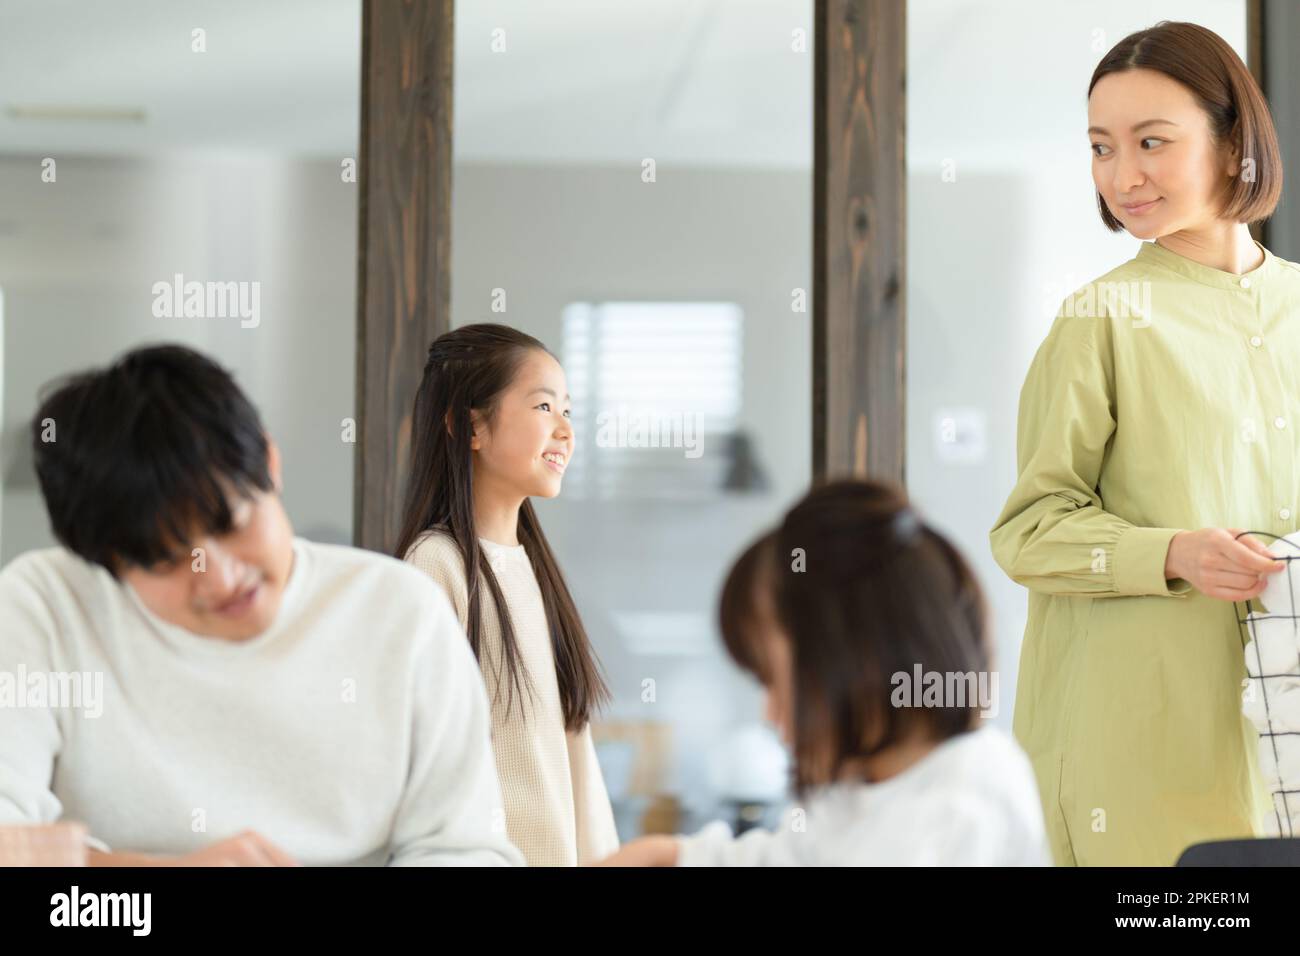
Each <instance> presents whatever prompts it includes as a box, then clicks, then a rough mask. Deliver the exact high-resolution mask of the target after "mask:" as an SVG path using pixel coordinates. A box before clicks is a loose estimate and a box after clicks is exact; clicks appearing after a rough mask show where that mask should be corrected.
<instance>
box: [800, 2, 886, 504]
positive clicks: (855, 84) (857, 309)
mask: <svg viewBox="0 0 1300 956" xmlns="http://www.w3.org/2000/svg"><path fill="white" fill-rule="evenodd" d="M906 11H907V6H906V3H905V2H903V0H817V3H816V28H815V33H816V61H815V64H814V70H815V77H814V81H813V86H814V95H813V100H814V103H813V133H814V144H813V369H812V373H813V374H812V377H813V480H814V481H815V482H816V481H820V480H822V479H827V478H837V477H847V476H858V477H863V476H867V475H870V476H872V477H882V478H889V479H892V480H895V481H900V482H901V481H903V479H904V470H903V463H904V438H905V435H906V427H905V426H906V415H905V409H904V404H903V403H904V396H905V391H904V378H903V376H904V369H905V364H904V355H905V352H904V344H905V343H904V337H905V331H906V324H905V323H906V312H905V309H904V305H905V303H904V292H905V289H906V272H905V269H904V265H905V248H904V242H905V239H906V228H905V227H906V219H905V216H906V203H905V198H906V189H907V176H906V165H905V162H904V156H905V154H904V135H905V130H904V121H905V118H906V108H905V107H906V94H905V91H904V79H905V74H904V70H905V67H906V51H907V33H906V19H907V17H906Z"/></svg>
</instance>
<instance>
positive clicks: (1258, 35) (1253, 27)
mask: <svg viewBox="0 0 1300 956" xmlns="http://www.w3.org/2000/svg"><path fill="white" fill-rule="evenodd" d="M1265 16H1266V14H1265V11H1264V0H1246V69H1248V70H1250V73H1251V75H1252V76H1254V77H1255V82H1256V83H1258V84H1259V88H1260V91H1261V92H1262V93H1263V94H1264V99H1265V100H1267V99H1269V95H1268V94H1269V89H1268V88H1269V83H1268V61H1267V59H1266V53H1267V47H1266V45H1265V33H1264V29H1265ZM1249 228H1250V234H1251V235H1252V236H1254V237H1255V239H1257V240H1259V242H1261V243H1263V244H1264V245H1265V246H1267V247H1268V248H1269V249H1270V250H1271V249H1272V247H1273V242H1272V236H1270V235H1269V230H1268V220H1265V221H1264V222H1252V223H1251V224H1250V226H1249Z"/></svg>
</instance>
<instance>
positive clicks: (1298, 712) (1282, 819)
mask: <svg viewBox="0 0 1300 956" xmlns="http://www.w3.org/2000/svg"><path fill="white" fill-rule="evenodd" d="M1243 534H1252V535H1257V536H1259V537H1266V538H1271V539H1272V543H1271V544H1270V547H1269V550H1270V551H1273V552H1275V554H1274V557H1276V558H1277V560H1279V561H1282V562H1284V563H1285V565H1286V567H1285V568H1284V569H1283V570H1282V571H1278V572H1276V573H1274V574H1272V575H1270V577H1269V582H1268V588H1267V589H1266V590H1265V591H1264V593H1262V594H1261V595H1260V596H1259V597H1258V598H1255V599H1252V600H1251V601H1249V602H1243V601H1236V602H1234V604H1233V606H1234V607H1235V608H1236V609H1237V630H1238V633H1239V634H1240V635H1241V649H1242V653H1243V654H1244V656H1245V661H1246V674H1247V679H1246V687H1245V690H1244V691H1243V693H1242V712H1243V713H1244V714H1245V715H1246V717H1247V718H1248V719H1249V720H1250V721H1251V723H1252V724H1254V726H1255V729H1256V730H1257V731H1258V732H1259V768H1260V773H1261V775H1262V776H1263V777H1264V781H1265V783H1266V785H1267V786H1268V788H1269V792H1270V793H1271V795H1272V803H1273V814H1272V817H1271V819H1269V820H1267V821H1266V827H1268V828H1269V829H1270V830H1271V832H1268V833H1267V834H1266V835H1267V836H1275V837H1293V836H1295V829H1296V826H1297V825H1298V824H1300V565H1297V564H1296V561H1297V560H1300V542H1297V541H1292V540H1290V539H1289V538H1283V537H1281V536H1279V535H1275V534H1272V533H1270V532H1268V531H1244V532H1242V534H1239V535H1237V537H1238V538H1240V537H1241V536H1242V535H1243ZM1279 544H1280V545H1282V547H1281V548H1279V547H1278V545H1279ZM1277 552H1281V553H1277ZM1255 604H1257V605H1258V606H1259V609H1258V610H1255V609H1253V608H1252V605H1255Z"/></svg>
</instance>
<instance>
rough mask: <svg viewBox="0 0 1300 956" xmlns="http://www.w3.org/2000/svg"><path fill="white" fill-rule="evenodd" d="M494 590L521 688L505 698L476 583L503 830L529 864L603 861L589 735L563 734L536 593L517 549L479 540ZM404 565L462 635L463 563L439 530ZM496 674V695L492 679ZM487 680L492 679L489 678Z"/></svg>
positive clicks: (491, 619) (489, 618)
mask: <svg viewBox="0 0 1300 956" xmlns="http://www.w3.org/2000/svg"><path fill="white" fill-rule="evenodd" d="M479 545H480V546H481V547H482V548H483V550H484V552H485V553H486V554H487V557H488V561H489V563H490V564H491V566H492V570H493V573H494V574H495V575H496V578H497V583H498V584H499V585H500V587H501V594H502V597H504V599H505V602H506V606H507V608H508V609H509V613H510V621H511V624H512V625H513V626H514V630H515V638H516V641H517V642H518V645H519V652H520V660H521V662H522V664H523V666H524V668H525V669H526V670H527V673H528V676H529V680H530V681H531V687H532V693H531V695H530V693H529V689H528V686H527V685H525V686H524V688H523V693H522V694H519V693H516V694H515V695H514V700H513V702H512V703H511V706H510V708H509V714H508V715H507V702H508V701H509V700H510V690H511V688H510V687H509V686H508V677H507V675H506V674H505V673H504V668H503V667H502V664H501V661H502V657H501V647H502V645H501V626H500V619H499V617H498V616H497V611H496V608H495V606H494V605H493V602H492V595H491V592H490V591H489V590H488V588H487V585H486V584H480V588H481V590H480V594H481V597H480V598H479V606H480V607H481V608H482V612H481V613H482V635H483V638H482V656H483V659H482V661H481V665H482V670H483V674H484V682H485V684H486V686H487V693H488V697H489V699H490V700H491V701H492V749H493V751H494V752H495V754H496V763H497V772H498V774H499V775H500V780H501V791H502V796H503V798H504V800H505V814H506V831H507V833H508V834H509V836H510V839H511V841H512V842H513V843H514V844H515V845H516V846H517V847H519V849H520V850H522V851H523V854H524V857H525V858H526V859H527V861H528V865H529V866H572V865H574V864H585V863H590V862H594V861H596V860H600V859H603V858H604V857H606V856H608V855H609V854H611V853H613V852H614V851H615V850H617V849H618V834H617V832H616V830H615V829H614V815H613V812H612V811H611V809H610V805H609V795H608V794H607V793H606V791H605V781H604V778H603V777H602V776H601V772H600V765H599V764H598V763H597V762H596V752H595V748H594V747H593V746H592V742H591V727H590V725H588V726H587V727H584V728H583V729H582V730H581V731H580V732H578V733H569V732H568V731H567V730H566V729H565V726H564V713H563V709H562V707H561V704H560V691H559V685H558V683H557V681H556V675H555V659H554V654H553V650H552V646H551V635H550V631H549V629H548V628H547V624H546V612H545V607H544V606H543V604H542V594H541V589H540V588H539V587H538V584H537V578H536V575H534V573H533V568H532V564H531V563H530V562H529V559H528V554H527V552H526V551H525V550H524V546H523V545H522V544H521V545H516V546H514V547H510V546H507V545H502V544H497V543H496V542H493V541H488V540H487V539H485V538H479ZM406 560H407V561H409V562H410V563H411V564H413V565H415V566H416V567H417V568H420V569H421V570H423V571H424V572H425V573H427V574H428V575H429V576H430V577H432V578H433V579H434V580H435V581H437V582H438V584H439V585H441V586H442V588H443V589H444V590H445V591H446V593H447V595H448V597H450V598H451V603H452V606H453V607H454V608H455V610H456V614H457V616H458V617H459V618H460V622H461V625H462V626H463V627H466V628H467V629H468V590H467V586H466V577H465V564H464V561H463V560H462V558H461V555H460V550H459V548H457V546H456V542H455V541H454V540H453V539H452V538H451V536H450V535H449V534H447V533H446V532H445V531H443V532H439V531H436V530H435V531H432V532H425V534H424V535H422V536H421V537H420V538H418V539H417V540H416V542H415V543H414V544H413V545H412V546H411V548H410V549H409V550H408V552H407V554H406ZM498 674H500V675H501V677H500V682H501V686H500V687H499V688H498V686H497V681H496V678H495V675H498ZM488 675H493V676H492V677H489V676H488Z"/></svg>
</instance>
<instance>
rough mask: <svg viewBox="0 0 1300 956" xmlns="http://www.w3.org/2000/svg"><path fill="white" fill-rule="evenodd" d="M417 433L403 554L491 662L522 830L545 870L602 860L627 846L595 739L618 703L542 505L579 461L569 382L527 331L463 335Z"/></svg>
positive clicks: (420, 415)
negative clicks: (547, 530) (439, 590)
mask: <svg viewBox="0 0 1300 956" xmlns="http://www.w3.org/2000/svg"><path fill="white" fill-rule="evenodd" d="M411 428H412V451H411V477H410V479H409V481H408V484H407V493H406V503H405V510H404V513H403V518H402V527H401V532H400V536H399V538H398V543H397V549H396V554H397V556H398V557H401V558H404V559H405V560H407V561H409V562H410V563H411V564H413V565H415V566H416V567H418V568H420V569H421V570H423V571H425V572H426V573H427V574H429V575H430V576H431V577H432V578H433V579H434V580H435V581H437V582H438V584H439V585H441V586H442V587H443V589H444V590H446V592H447V594H448V596H449V597H450V598H451V601H452V604H453V606H454V607H455V609H456V613H457V616H458V617H459V618H460V622H461V625H462V626H463V627H464V628H465V631H466V633H467V635H468V637H469V643H470V647H471V648H472V649H473V651H474V654H475V656H476V657H477V658H478V660H479V665H480V667H481V669H482V672H483V677H484V680H485V682H486V684H487V689H488V696H489V697H490V698H491V701H492V747H493V750H494V752H495V755H496V763H497V772H498V774H499V775H500V779H501V789H502V792H503V796H504V798H505V820H504V825H505V827H506V831H507V833H508V835H509V837H510V840H511V842H513V843H514V844H515V845H516V846H518V847H519V849H520V850H522V851H523V854H524V857H525V858H526V860H527V862H528V864H529V865H530V866H539V865H551V866H559V865H570V866H571V865H574V864H577V863H585V862H588V861H590V860H595V859H600V858H601V857H603V856H605V855H607V854H609V853H611V852H612V851H613V850H615V849H617V847H618V837H617V834H616V832H615V829H614V817H613V813H612V811H611V809H610V804H609V796H608V794H607V793H606V791H605V784H604V780H603V778H602V777H601V773H600V766H599V765H598V764H597V762H596V755H595V750H594V748H593V746H592V741H591V728H590V720H591V716H592V714H593V713H594V712H595V710H596V709H597V707H598V706H600V705H601V704H602V703H604V701H605V700H607V699H608V690H607V688H606V686H605V683H604V681H603V680H602V678H601V676H600V671H599V666H598V664H597V661H596V657H595V654H594V653H593V651H592V648H591V645H590V643H589V641H588V640H587V634H586V631H585V629H584V628H583V625H582V619H581V618H580V617H579V615H578V611H577V608H576V607H575V606H574V603H573V598H572V597H571V596H570V594H569V589H568V587H567V586H566V584H565V582H564V577H563V575H562V574H561V573H560V568H559V565H558V564H557V563H556V560H555V556H554V555H553V554H552V553H551V549H550V546H549V545H548V544H547V542H546V536H545V535H544V534H543V533H542V528H541V525H540V524H539V523H538V520H537V515H536V513H535V512H534V511H533V507H532V504H531V503H530V501H529V499H530V498H532V497H542V498H554V497H555V496H556V495H558V494H559V493H560V484H561V481H562V480H563V476H564V470H565V468H566V467H567V465H568V463H569V461H570V459H571V458H572V457H573V446H574V439H573V429H572V427H571V425H570V422H569V395H568V388H567V385H566V382H565V376H564V370H563V369H562V368H560V364H559V363H558V362H557V361H556V360H555V358H554V357H553V356H552V355H551V354H550V353H549V352H548V351H547V350H546V348H545V347H544V346H543V345H542V343H541V342H539V341H537V339H535V338H533V337H532V336H529V335H525V334H524V333H522V332H519V331H517V330H515V329H511V328H508V327H506V326H503V325H491V324H479V325H467V326H462V327H461V328H458V329H454V330H453V331H451V332H448V333H446V334H445V335H441V336H439V337H438V338H437V340H435V341H434V343H433V345H432V346H431V347H430V348H429V357H428V361H427V362H426V363H425V367H424V379H423V381H422V382H421V383H420V390H419V392H418V393H417V395H416V398H415V412H414V418H413V421H412V426H411ZM467 568H473V569H474V573H472V574H468V573H467V572H466V569H467Z"/></svg>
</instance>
